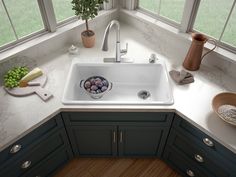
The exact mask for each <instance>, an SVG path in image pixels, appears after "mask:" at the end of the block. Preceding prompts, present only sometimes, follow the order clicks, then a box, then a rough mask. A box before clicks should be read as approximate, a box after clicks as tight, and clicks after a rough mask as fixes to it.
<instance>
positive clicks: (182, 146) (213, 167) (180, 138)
mask: <svg viewBox="0 0 236 177" xmlns="http://www.w3.org/2000/svg"><path fill="white" fill-rule="evenodd" d="M167 144H168V146H170V147H172V149H174V150H175V151H176V152H178V153H179V154H181V155H182V156H185V157H186V158H188V159H189V160H191V161H192V162H193V163H195V166H197V167H198V168H199V169H202V170H205V171H207V172H208V173H209V174H210V176H212V177H213V176H214V177H218V176H220V177H230V172H232V171H233V168H234V167H233V164H228V162H227V161H225V159H222V158H215V157H212V156H211V155H210V154H208V153H207V152H205V151H204V150H203V149H202V148H199V147H198V144H195V142H193V141H191V140H190V139H187V138H185V136H184V135H182V134H180V133H179V132H177V131H175V130H172V131H171V134H170V138H169V140H168V143H167ZM225 164H228V165H225ZM235 174H236V172H235Z"/></svg>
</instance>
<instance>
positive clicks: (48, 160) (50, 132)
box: [0, 115, 73, 177]
mask: <svg viewBox="0 0 236 177" xmlns="http://www.w3.org/2000/svg"><path fill="white" fill-rule="evenodd" d="M72 156H73V154H72V151H71V148H70V144H69V141H68V137H67V134H66V131H65V128H64V125H63V121H62V118H61V116H60V115H57V116H56V117H55V118H53V119H51V120H49V121H48V122H46V123H45V124H43V125H41V126H40V127H38V128H37V129H36V130H34V131H32V132H31V133H29V134H28V135H26V136H25V137H23V138H21V139H20V140H18V141H17V142H15V143H14V144H12V145H11V146H9V147H8V148H6V149H5V150H4V151H2V152H1V153H0V160H1V163H0V176H1V177H18V176H41V177H46V176H50V175H51V174H53V172H54V171H55V170H56V169H57V168H58V167H60V166H61V165H63V164H65V163H66V162H67V161H68V160H69V159H71V158H72Z"/></svg>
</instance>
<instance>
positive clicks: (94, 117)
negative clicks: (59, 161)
mask: <svg viewBox="0 0 236 177" xmlns="http://www.w3.org/2000/svg"><path fill="white" fill-rule="evenodd" d="M172 116H173V114H172V113H150V112H149V113H146V112H78V113H63V119H64V122H65V125H66V129H67V132H68V135H69V138H70V141H71V144H72V148H73V151H74V153H75V155H77V156H132V157H140V156H153V157H160V156H161V154H162V152H163V148H164V145H165V142H166V139H167V136H168V133H169V129H170V125H171V122H172Z"/></svg>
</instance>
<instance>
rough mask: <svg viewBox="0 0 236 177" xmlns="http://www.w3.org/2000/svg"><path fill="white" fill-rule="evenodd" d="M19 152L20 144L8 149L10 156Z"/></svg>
mask: <svg viewBox="0 0 236 177" xmlns="http://www.w3.org/2000/svg"><path fill="white" fill-rule="evenodd" d="M20 150H21V145H20V144H16V145H14V146H12V148H11V149H10V153H11V154H15V153H17V152H18V151H20Z"/></svg>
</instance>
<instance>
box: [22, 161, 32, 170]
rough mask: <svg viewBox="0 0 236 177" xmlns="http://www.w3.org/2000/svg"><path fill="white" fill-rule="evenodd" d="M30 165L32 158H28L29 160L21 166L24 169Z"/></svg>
mask: <svg viewBox="0 0 236 177" xmlns="http://www.w3.org/2000/svg"><path fill="white" fill-rule="evenodd" d="M30 165H31V161H30V160H27V161H25V162H23V163H22V165H21V168H22V169H26V168H29V167H30Z"/></svg>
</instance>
